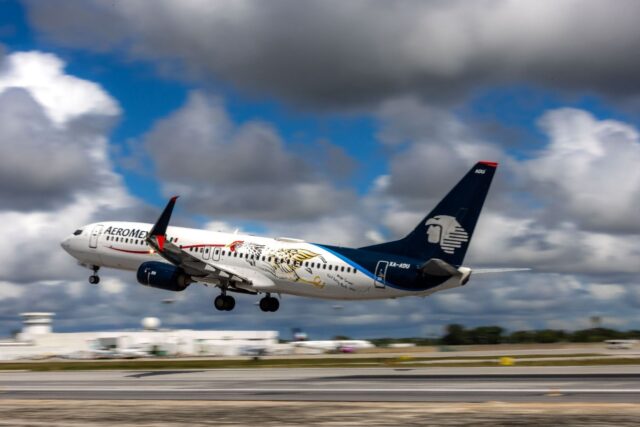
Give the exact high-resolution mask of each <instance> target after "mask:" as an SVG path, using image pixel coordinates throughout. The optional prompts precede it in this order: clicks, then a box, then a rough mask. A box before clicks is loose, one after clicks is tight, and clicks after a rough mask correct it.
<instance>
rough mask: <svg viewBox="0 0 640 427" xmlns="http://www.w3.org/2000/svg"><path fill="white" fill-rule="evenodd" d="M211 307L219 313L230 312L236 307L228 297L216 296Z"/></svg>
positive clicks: (234, 301) (233, 301) (233, 300)
mask: <svg viewBox="0 0 640 427" xmlns="http://www.w3.org/2000/svg"><path fill="white" fill-rule="evenodd" d="M213 306H214V307H215V308H216V309H217V310H219V311H231V310H233V308H234V307H235V306H236V300H235V298H233V297H232V296H229V295H218V296H217V297H216V299H215V300H213Z"/></svg>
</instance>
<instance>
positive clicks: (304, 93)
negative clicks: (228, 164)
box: [27, 0, 640, 107]
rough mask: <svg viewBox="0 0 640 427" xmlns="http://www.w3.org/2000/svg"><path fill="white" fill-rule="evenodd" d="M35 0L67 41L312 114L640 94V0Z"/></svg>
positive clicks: (37, 18)
mask: <svg viewBox="0 0 640 427" xmlns="http://www.w3.org/2000/svg"><path fill="white" fill-rule="evenodd" d="M27 4H28V5H29V15H30V17H31V20H32V22H33V23H34V24H35V26H36V27H37V28H38V29H40V30H41V31H42V32H43V33H44V34H45V35H47V36H48V37H50V38H51V39H53V40H55V41H57V42H60V43H65V44H67V45H71V46H79V47H82V48H88V49H96V50H114V49H115V50H122V51H125V52H126V53H127V54H128V55H129V56H130V57H133V58H139V59H144V60H152V61H159V62H160V63H161V64H162V67H163V69H166V68H169V69H173V71H178V72H180V73H182V75H184V72H185V71H186V72H187V73H188V74H189V75H190V76H191V77H196V78H205V79H210V80H213V81H224V82H230V83H232V84H235V85H236V86H237V87H239V88H240V89H242V90H245V91H249V92H255V91H261V92H262V93H266V94H269V95H274V96H277V97H280V98H285V99H288V100H290V101H293V102H296V103H299V104H304V105H312V106H323V107H327V106H328V107H344V106H347V105H354V104H362V103H370V102H378V101H380V100H381V99H386V98H388V97H395V96H398V95H402V94H409V93H419V94H422V95H423V96H424V97H427V98H429V99H431V100H432V101H436V100H440V101H441V100H451V99H455V98H456V97H458V96H460V95H463V94H465V93H466V91H467V90H468V89H469V88H473V87H479V86H482V85H486V84H495V83H501V84H502V83H505V82H523V81H524V82H529V83H533V84H538V85H543V86H550V87H554V88H560V89H576V90H587V91H599V92H601V93H604V94H610V95H615V96H637V95H638V91H639V90H640V78H638V76H639V75H640V73H639V71H640V61H639V60H638V57H637V55H633V54H630V52H634V50H635V49H636V46H637V45H638V43H639V42H640V29H639V27H638V25H637V22H636V16H638V15H640V4H638V3H637V2H635V1H633V0H620V1H618V2H616V3H615V5H612V4H611V2H609V1H606V0H588V1H578V0H560V1H558V0H541V1H535V2H513V1H509V0H487V1H482V2H467V1H462V0H454V1H447V2H442V1H426V2H425V1H414V0H406V1H400V2H387V1H384V0H367V1H365V0H357V1H350V2H342V1H337V0H336V1H312V2H304V3H301V2H299V1H296V0H279V1H274V2H270V4H269V7H264V5H263V3H262V2H260V1H257V0H248V1H242V2H238V1H233V0H230V1H218V2H216V3H215V4H212V3H211V2H206V1H200V0H191V1H181V2H173V1H168V0H166V1H156V2H154V5H153V7H149V5H148V3H146V2H144V1H126V2H115V3H113V2H111V3H104V2H100V1H97V0H96V1H89V2H88V1H78V0H67V1H61V2H55V3H51V2H41V1H29V2H27ZM594 58H597V60H594ZM176 69H177V70H176Z"/></svg>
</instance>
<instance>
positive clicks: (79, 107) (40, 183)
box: [0, 52, 137, 301]
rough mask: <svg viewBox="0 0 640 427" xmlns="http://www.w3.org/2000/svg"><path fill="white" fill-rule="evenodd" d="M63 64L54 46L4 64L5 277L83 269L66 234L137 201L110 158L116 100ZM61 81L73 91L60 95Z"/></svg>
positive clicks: (0, 272) (54, 276) (0, 214)
mask: <svg viewBox="0 0 640 427" xmlns="http://www.w3.org/2000/svg"><path fill="white" fill-rule="evenodd" d="M25 57H27V58H28V61H26V64H27V65H28V66H26V65H25V63H22V62H21V61H22V59H24V58H25ZM16 58H17V59H16ZM16 64H19V65H16ZM20 64H21V65H20ZM61 64H62V62H61V61H60V60H59V59H58V58H57V57H55V56H53V55H51V54H45V53H41V52H28V53H21V52H16V53H11V54H9V55H7V56H6V57H5V61H4V62H3V66H2V67H1V68H0V196H1V198H0V200H2V202H0V224H3V226H2V227H0V239H1V240H2V241H4V242H11V244H10V245H3V247H2V249H0V256H1V257H2V258H3V260H4V262H3V263H2V265H1V266H0V281H6V282H11V283H34V282H39V281H50V280H64V279H73V278H77V277H78V276H77V275H76V274H77V273H78V274H81V275H84V274H85V273H84V272H82V270H81V269H77V270H76V269H74V268H73V267H74V266H75V263H74V262H73V260H72V259H71V258H70V257H68V255H67V254H66V253H65V252H64V251H62V250H61V249H60V247H59V242H60V241H61V240H62V238H63V237H65V236H66V235H67V234H69V233H71V232H72V231H73V230H74V229H76V228H78V227H79V226H81V225H83V224H86V223H89V222H92V221H94V220H95V219H96V217H97V216H99V215H111V214H114V213H116V212H118V211H126V210H128V209H130V208H131V207H135V206H136V205H137V202H136V201H135V199H133V198H132V197H131V196H129V194H128V192H127V190H126V189H125V187H124V184H123V182H122V178H121V177H120V176H119V175H118V174H116V173H114V171H113V166H112V164H111V162H110V160H109V154H108V140H107V137H106V132H107V131H108V129H109V126H108V125H107V122H110V121H112V120H113V118H114V115H116V114H118V112H119V107H118V106H117V103H116V101H115V100H113V99H112V98H111V97H109V95H108V94H107V93H106V92H104V91H103V90H102V88H100V87H99V86H98V85H96V84H94V83H91V82H86V81H84V80H81V79H78V78H76V77H73V76H70V75H67V74H64V73H63V71H62V66H61ZM42 76H48V78H46V79H43V78H42ZM58 85H60V87H58ZM60 88H62V89H64V90H66V91H68V92H69V94H71V96H70V97H69V98H67V99H66V100H60V99H59V98H64V96H63V93H61V92H59V90H60ZM74 94H82V96H78V97H76V96H75V95H74ZM63 292H64V291H63ZM27 299H28V300H29V301H32V300H31V299H30V297H29V298H27Z"/></svg>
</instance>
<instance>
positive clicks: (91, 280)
mask: <svg viewBox="0 0 640 427" xmlns="http://www.w3.org/2000/svg"><path fill="white" fill-rule="evenodd" d="M91 269H92V270H93V274H92V275H91V276H89V283H91V284H92V285H97V284H98V283H100V276H98V270H100V267H98V266H97V265H94V266H93V267H91Z"/></svg>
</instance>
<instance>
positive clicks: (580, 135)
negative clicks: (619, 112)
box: [525, 109, 640, 233]
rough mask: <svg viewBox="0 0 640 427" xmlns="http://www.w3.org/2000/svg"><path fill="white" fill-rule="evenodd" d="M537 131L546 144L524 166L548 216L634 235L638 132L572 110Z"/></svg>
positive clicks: (639, 186)
mask: <svg viewBox="0 0 640 427" xmlns="http://www.w3.org/2000/svg"><path fill="white" fill-rule="evenodd" d="M540 127H541V129H542V130H543V131H544V132H545V133H546V134H547V135H548V136H549V144H548V145H547V146H546V147H545V148H544V149H543V150H542V152H541V153H539V155H537V156H536V157H535V158H534V159H532V160H530V161H528V162H526V163H525V167H526V170H527V173H528V179H529V180H530V182H531V183H532V184H533V185H532V186H531V187H532V188H536V189H537V190H538V197H539V198H540V199H541V200H543V201H545V202H546V203H547V209H546V211H547V212H548V214H550V215H553V216H556V217H557V216H560V215H564V216H565V218H570V220H571V221H576V222H578V223H579V225H580V226H581V227H584V228H588V229H592V230H597V231H609V232H619V233H629V232H631V233H639V232H640V221H639V220H638V216H637V207H638V206H639V205H640V169H639V168H638V164H640V137H639V135H638V130H637V129H635V128H634V127H633V126H630V125H629V124H626V123H623V122H620V121H617V120H598V119H596V118H595V117H593V115H592V114H590V113H589V112H586V111H583V110H576V109H560V110H554V111H551V112H548V113H547V114H545V115H544V116H543V117H542V118H541V119H540Z"/></svg>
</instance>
